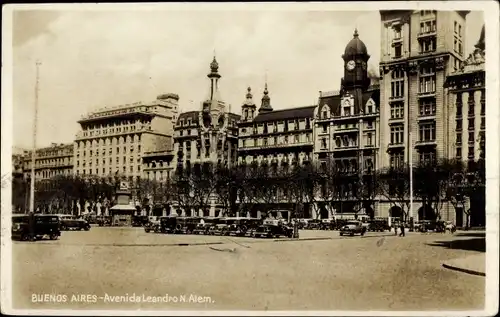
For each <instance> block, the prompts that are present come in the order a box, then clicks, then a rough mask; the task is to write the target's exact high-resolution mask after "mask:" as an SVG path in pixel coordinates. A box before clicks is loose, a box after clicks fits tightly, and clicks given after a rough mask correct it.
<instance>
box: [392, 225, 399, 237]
mask: <svg viewBox="0 0 500 317" xmlns="http://www.w3.org/2000/svg"><path fill="white" fill-rule="evenodd" d="M393 226H394V235H395V236H397V235H398V224H397V223H394V225H393Z"/></svg>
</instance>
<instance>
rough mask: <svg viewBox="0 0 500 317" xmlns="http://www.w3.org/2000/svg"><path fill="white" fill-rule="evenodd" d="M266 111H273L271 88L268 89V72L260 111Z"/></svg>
mask: <svg viewBox="0 0 500 317" xmlns="http://www.w3.org/2000/svg"><path fill="white" fill-rule="evenodd" d="M266 111H273V107H271V98H270V97H269V90H268V89H267V72H266V75H265V84H264V96H262V103H261V106H260V108H259V112H266Z"/></svg>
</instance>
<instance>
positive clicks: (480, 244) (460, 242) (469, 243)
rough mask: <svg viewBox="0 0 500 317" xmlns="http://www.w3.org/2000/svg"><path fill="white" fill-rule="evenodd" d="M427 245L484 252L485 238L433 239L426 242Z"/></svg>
mask: <svg viewBox="0 0 500 317" xmlns="http://www.w3.org/2000/svg"><path fill="white" fill-rule="evenodd" d="M427 245H430V246H434V247H445V248H449V249H460V250H467V251H478V252H486V238H474V239H457V240H451V241H434V243H428V244H427Z"/></svg>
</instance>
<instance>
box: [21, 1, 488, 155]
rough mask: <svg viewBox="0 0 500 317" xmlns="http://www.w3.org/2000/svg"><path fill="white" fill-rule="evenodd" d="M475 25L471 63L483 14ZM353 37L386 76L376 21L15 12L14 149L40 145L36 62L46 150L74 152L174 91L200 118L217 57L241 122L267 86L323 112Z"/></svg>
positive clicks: (471, 20)
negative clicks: (117, 120)
mask: <svg viewBox="0 0 500 317" xmlns="http://www.w3.org/2000/svg"><path fill="white" fill-rule="evenodd" d="M467 21H468V22H467V28H466V39H467V43H465V48H466V53H467V54H468V53H469V52H470V51H471V50H472V49H473V45H474V44H475V43H476V41H477V39H478V37H479V34H480V30H481V27H482V25H483V16H482V12H471V13H470V14H469V15H468V17H467ZM355 28H357V29H358V32H359V38H360V39H361V40H362V41H363V42H364V43H365V44H366V46H367V48H368V53H369V54H370V55H371V58H370V60H369V63H368V64H369V69H371V70H372V71H374V72H376V73H377V74H378V62H379V56H380V15H379V12H378V11H360V12H356V11H276V10H274V11H241V10H239V11H179V10H177V11H172V10H170V11H167V10H162V11H160V10H156V11H123V10H121V11H109V10H108V11H78V10H65V11H47V10H43V11H41V10H36V11H35V10H32V11H26V10H23V11H15V12H14V16H13V28H12V30H13V89H14V91H13V116H14V118H13V119H14V120H13V123H14V124H13V127H14V131H13V132H14V134H13V136H14V138H13V145H14V146H15V147H20V148H30V147H31V146H32V132H31V131H32V129H33V128H32V126H33V117H34V99H35V97H34V96H35V79H36V75H35V74H36V71H35V70H36V67H35V61H36V60H37V59H38V60H40V61H41V62H42V65H41V67H40V76H39V83H40V84H39V111H38V115H39V116H38V117H39V119H38V137H37V145H38V146H40V147H41V146H48V145H50V143H51V142H56V143H67V142H72V141H73V139H74V137H75V134H76V133H77V131H78V129H79V125H78V124H77V122H76V121H77V120H78V119H80V117H81V116H82V115H84V114H86V113H88V112H90V111H95V110H97V109H99V108H103V107H105V106H106V107H108V106H117V105H120V104H125V103H133V102H137V101H144V102H148V101H153V100H154V99H155V98H156V96H157V95H159V94H163V93H176V94H178V95H179V96H180V100H179V104H180V110H181V111H189V110H198V109H200V108H201V102H202V101H203V100H204V99H206V98H207V95H208V89H209V79H208V78H207V76H206V75H207V74H208V73H209V70H210V68H209V65H210V62H211V61H212V58H213V55H214V52H215V55H216V57H217V60H218V62H219V73H220V74H221V75H222V78H221V79H220V82H219V87H220V91H221V97H222V99H223V100H224V101H226V103H228V104H231V112H235V113H240V112H241V110H240V109H241V108H240V107H241V104H242V103H243V102H244V100H245V94H246V89H247V87H249V86H250V87H251V88H252V92H253V94H254V101H255V102H256V103H257V104H260V99H261V98H262V92H263V89H264V83H265V79H266V77H267V82H268V87H269V94H270V97H271V104H272V106H273V108H274V109H285V108H290V107H297V106H308V105H313V104H315V103H316V102H317V100H318V96H319V93H318V92H319V91H320V90H321V91H327V90H338V89H339V88H340V79H341V77H342V76H343V61H342V59H341V55H342V54H343V51H344V49H345V46H346V44H347V43H348V42H349V41H350V40H351V39H352V36H353V32H354V29H355Z"/></svg>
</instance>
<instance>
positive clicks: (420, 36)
mask: <svg viewBox="0 0 500 317" xmlns="http://www.w3.org/2000/svg"><path fill="white" fill-rule="evenodd" d="M436 34H437V33H436V30H429V31H423V32H419V33H418V34H417V38H418V39H423V38H426V37H430V36H436Z"/></svg>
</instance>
